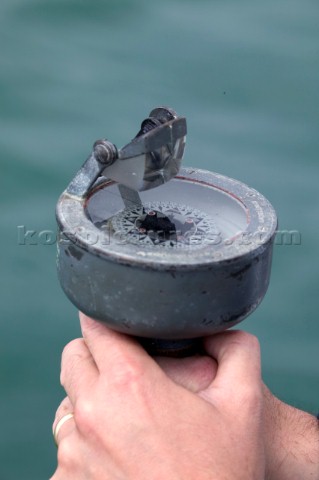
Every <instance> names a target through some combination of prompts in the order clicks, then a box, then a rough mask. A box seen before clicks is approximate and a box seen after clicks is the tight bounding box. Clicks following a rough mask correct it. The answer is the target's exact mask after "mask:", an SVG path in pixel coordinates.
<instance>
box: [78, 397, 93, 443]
mask: <svg viewBox="0 0 319 480" xmlns="http://www.w3.org/2000/svg"><path fill="white" fill-rule="evenodd" d="M73 414H74V420H75V423H76V426H77V428H78V429H79V431H81V432H82V433H83V434H85V435H87V434H89V433H91V432H92V431H93V429H94V427H95V425H96V411H95V407H94V404H93V401H91V400H88V399H86V398H82V397H81V398H80V399H78V400H77V402H76V404H75V406H74V412H73Z"/></svg>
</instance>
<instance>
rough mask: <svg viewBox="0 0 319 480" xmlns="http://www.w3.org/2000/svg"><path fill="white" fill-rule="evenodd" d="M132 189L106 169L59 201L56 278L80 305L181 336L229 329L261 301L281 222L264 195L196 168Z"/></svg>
mask: <svg viewBox="0 0 319 480" xmlns="http://www.w3.org/2000/svg"><path fill="white" fill-rule="evenodd" d="M125 188H126V187H124V189H123V187H122V186H120V185H119V184H118V183H117V182H115V181H114V180H110V179H107V178H105V177H100V178H98V179H97V180H96V181H95V183H94V184H93V185H92V187H91V188H90V189H89V190H88V192H87V193H86V194H85V195H82V196H80V195H75V194H74V192H71V193H70V192H68V191H67V190H66V191H65V192H64V193H63V194H62V196H61V197H60V200H59V202H58V205H57V219H58V224H59V231H60V238H59V243H58V273H59V279H60V282H61V285H62V288H63V290H64V291H65V293H66V295H67V296H68V297H69V299H70V300H71V301H72V302H73V303H74V304H75V305H76V306H77V307H78V308H79V309H80V310H81V311H83V312H84V313H86V314H87V315H89V316H91V317H93V318H95V319H97V320H99V321H102V322H105V323H106V324H107V325H108V326H110V327H111V328H113V329H115V330H118V331H120V332H124V333H127V334H131V335H134V336H138V337H146V338H152V339H160V340H172V341H178V340H187V339H194V338H198V337H202V336H206V335H210V334H213V333H216V332H219V331H222V330H225V329H227V328H229V327H231V326H233V325H235V324H236V323H238V322H240V321H241V320H243V319H244V318H245V317H246V316H247V315H249V314H250V313H251V312H252V311H253V310H254V309H255V308H256V307H257V306H258V304H259V303H260V302H261V300H262V299H263V297H264V295H265V293H266V290H267V287H268V283H269V278H270V269H271V257H272V246H273V241H274V236H275V232H276V226H277V218H276V214H275V211H274V209H273V207H272V206H271V204H270V203H269V202H268V201H267V200H266V198H265V197H264V196H262V195H261V194H260V193H259V192H257V191H256V190H254V189H252V188H250V187H248V186H247V185H245V184H243V183H241V182H239V181H237V180H234V179H231V178H228V177H225V176H222V175H219V174H216V173H212V172H208V171H205V170H198V169H192V168H182V169H181V170H180V171H179V174H178V175H177V176H175V178H172V179H171V180H170V181H169V182H167V183H165V184H163V185H161V186H160V187H157V188H152V189H149V190H145V191H142V192H140V194H139V195H137V196H136V195H135V194H134V193H132V190H130V189H125Z"/></svg>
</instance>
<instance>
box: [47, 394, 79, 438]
mask: <svg viewBox="0 0 319 480" xmlns="http://www.w3.org/2000/svg"><path fill="white" fill-rule="evenodd" d="M72 413H73V406H72V403H71V401H70V399H69V398H68V397H65V398H64V400H62V402H61V403H60V406H59V408H58V409H57V411H56V414H55V419H54V422H53V425H52V433H53V437H54V440H55V443H56V445H58V444H59V443H60V442H61V440H62V439H63V438H65V437H66V436H67V435H69V434H70V433H71V432H72V431H73V430H74V428H75V423H74V419H73V416H71V414H72Z"/></svg>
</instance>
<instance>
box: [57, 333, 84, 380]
mask: <svg viewBox="0 0 319 480" xmlns="http://www.w3.org/2000/svg"><path fill="white" fill-rule="evenodd" d="M83 343H84V340H83V338H76V339H74V340H72V341H71V342H69V343H68V344H67V345H66V346H65V347H64V349H63V352H62V360H61V373H60V383H61V385H62V386H65V383H66V377H67V376H69V374H70V373H72V372H73V371H74V369H75V368H76V366H77V364H78V361H79V360H81V359H83V358H85V353H84V352H85V350H84V349H83Z"/></svg>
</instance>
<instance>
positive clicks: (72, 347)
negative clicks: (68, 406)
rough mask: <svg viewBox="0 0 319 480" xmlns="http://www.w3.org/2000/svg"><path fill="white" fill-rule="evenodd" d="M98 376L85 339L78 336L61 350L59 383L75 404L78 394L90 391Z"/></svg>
mask: <svg viewBox="0 0 319 480" xmlns="http://www.w3.org/2000/svg"><path fill="white" fill-rule="evenodd" d="M97 377H98V369H97V367H96V364H95V362H94V359H93V357H92V355H91V353H90V351H89V349H88V348H87V346H86V344H85V341H84V340H83V339H82V338H78V339H76V340H73V341H72V342H70V343H69V344H68V345H67V346H66V347H65V348H64V350H63V353H62V361H61V385H62V386H63V387H64V389H65V391H66V393H67V395H68V397H69V398H70V401H71V403H72V404H73V405H75V403H76V401H77V399H78V396H79V395H80V394H85V393H87V392H89V391H90V389H91V388H92V386H93V384H94V382H95V381H96V379H97Z"/></svg>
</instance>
